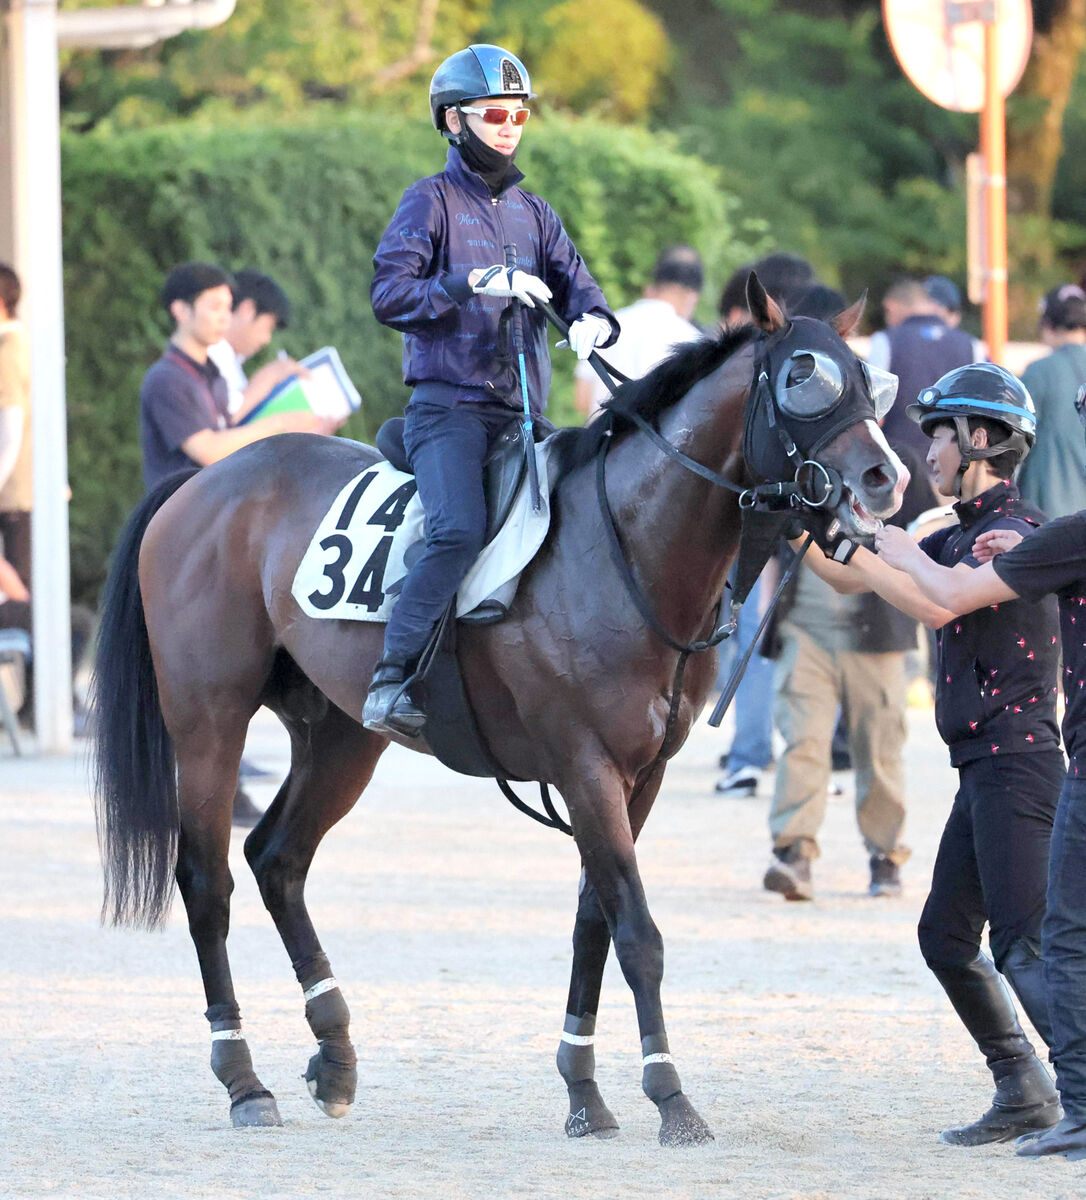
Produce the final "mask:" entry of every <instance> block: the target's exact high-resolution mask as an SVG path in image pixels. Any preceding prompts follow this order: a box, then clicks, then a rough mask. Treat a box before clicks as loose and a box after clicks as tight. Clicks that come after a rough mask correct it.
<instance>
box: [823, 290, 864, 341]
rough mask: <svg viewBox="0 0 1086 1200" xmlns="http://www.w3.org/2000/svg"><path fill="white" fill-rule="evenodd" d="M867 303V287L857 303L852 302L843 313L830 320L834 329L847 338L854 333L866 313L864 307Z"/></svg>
mask: <svg viewBox="0 0 1086 1200" xmlns="http://www.w3.org/2000/svg"><path fill="white" fill-rule="evenodd" d="M866 305H867V288H864V290H863V291H862V292H861V293H860V298H859V300H857V301H856V303H855V304H850V305H849V306H848V308H846V309H845V311H844V312H843V313H838V314H837V316H836V317H834V318H833V320H832V321H831V322H830V324H831V325H833V327H834V329H836V330H837V332H838V333H839V334H840V335H841V336H842V337H843V338H847V337H848V335H849V334H850V333H852V332H853V331H854V330H855V328H856V326H857V325H859V323H860V319H861V317H863V315H864V308H865V307H866Z"/></svg>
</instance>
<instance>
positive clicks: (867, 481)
mask: <svg viewBox="0 0 1086 1200" xmlns="http://www.w3.org/2000/svg"><path fill="white" fill-rule="evenodd" d="M747 300H748V304H749V306H750V311H751V313H752V314H753V316H754V321H755V324H756V325H758V326H759V327H760V328H761V329H762V330H763V331H765V333H766V334H767V335H768V336H767V338H766V340H765V342H764V343H763V345H762V347H761V349H760V351H759V353H758V357H757V365H756V367H755V384H754V395H753V396H752V397H751V409H750V412H749V415H748V419H747V423H746V431H745V434H744V439H743V454H744V457H745V458H746V461H747V464H748V466H749V467H750V468H751V470H753V471H755V472H757V473H758V474H759V475H761V476H763V477H764V478H765V479H768V480H777V479H781V480H783V479H788V478H792V477H794V478H795V479H796V481H797V482H798V483H799V484H800V488H801V494H802V496H803V499H804V502H805V503H806V504H808V505H810V506H811V507H817V508H823V509H825V510H826V511H828V512H832V513H833V515H834V516H835V517H836V518H837V519H838V520H839V521H840V523H841V531H842V533H844V534H846V535H851V536H852V537H853V538H858V537H860V538H862V537H869V536H870V535H872V534H873V533H874V532H875V530H876V528H877V527H878V520H879V518H882V517H888V516H890V515H891V514H892V513H894V512H896V511H897V509H898V507H899V505H900V503H901V498H900V489H899V487H898V483H899V480H905V479H907V473H906V471H905V467H904V466H903V464H902V462H901V460H900V459H899V458H898V457H897V455H896V454H895V453H894V452H893V450H891V449H890V446H889V444H888V443H887V441H886V438H885V437H884V436H883V434H882V431H881V430H880V429H879V426H878V422H879V421H880V420H881V419H882V418H883V417H884V416H885V415H886V413H887V412H888V411H889V409H890V406H891V405H892V404H893V402H894V396H895V395H896V393H897V378H896V377H895V376H893V375H890V374H888V373H887V372H885V371H879V370H876V369H875V368H872V367H869V366H868V365H867V364H866V363H864V362H861V361H860V359H858V358H857V357H856V355H855V354H854V353H853V352H852V351H851V350H850V349H849V348H848V346H847V345H846V344H845V342H844V340H843V339H844V337H846V336H847V335H848V334H849V333H851V331H852V330H853V329H854V328H855V326H856V324H857V323H858V322H859V320H860V316H861V314H862V312H863V305H864V297H861V298H860V299H859V300H858V301H857V302H856V303H855V304H854V305H852V307H851V308H849V309H847V310H846V311H845V312H843V313H842V314H841V315H840V316H839V317H837V318H836V320H835V321H834V322H833V324H832V325H829V324H826V323H825V322H823V321H816V320H814V319H813V318H810V317H793V318H791V319H789V318H786V317H785V315H784V313H783V312H782V311H781V309H780V308H779V307H778V305H777V304H776V303H775V302H774V301H773V300H772V298H771V297H770V296H768V295H767V294H766V291H765V289H764V288H763V287H762V285H761V283H760V282H759V280H758V277H757V276H756V275H754V274H753V273H752V274H751V276H750V279H749V281H748V285H747Z"/></svg>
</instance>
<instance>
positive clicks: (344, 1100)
mask: <svg viewBox="0 0 1086 1200" xmlns="http://www.w3.org/2000/svg"><path fill="white" fill-rule="evenodd" d="M318 960H323V961H318ZM310 963H311V964H312V966H313V968H314V971H315V972H316V971H319V972H320V974H316V973H314V974H313V975H309V976H307V977H305V978H301V979H300V980H299V982H300V983H301V985H302V988H303V990H305V991H309V989H310V988H312V987H314V986H315V985H317V984H320V983H321V982H323V981H325V980H328V981H332V972H331V969H330V968H329V966H328V960H327V959H326V958H325V957H324V955H323V954H321V955H316V956H314V959H312V960H310ZM306 965H309V964H306ZM332 982H334V981H332ZM305 1016H306V1020H307V1021H308V1022H309V1028H310V1029H312V1031H313V1036H314V1037H315V1038H316V1039H317V1041H318V1042H319V1043H320V1049H319V1050H318V1051H317V1053H316V1054H314V1055H313V1057H312V1058H311V1059H310V1060H309V1065H308V1067H307V1068H306V1072H305V1081H306V1085H307V1086H308V1088H309V1094H310V1095H311V1096H312V1097H313V1099H314V1100H315V1101H316V1103H317V1106H318V1107H319V1108H320V1109H321V1110H322V1111H323V1112H324V1113H325V1114H327V1115H328V1116H330V1117H342V1116H345V1115H346V1113H347V1110H348V1109H349V1108H350V1106H351V1105H352V1104H353V1103H354V1096H355V1087H356V1085H357V1082H358V1069H357V1061H358V1060H357V1058H356V1057H355V1052H354V1046H352V1045H351V1039H350V1034H349V1030H350V1023H351V1014H350V1011H349V1010H348V1008H347V1002H346V1001H345V1000H344V999H343V993H342V992H341V991H340V990H339V988H338V987H336V986H333V987H330V988H329V989H328V990H327V991H324V992H321V993H320V994H319V995H316V996H313V997H312V998H311V999H309V1000H307V1001H306V1003H305Z"/></svg>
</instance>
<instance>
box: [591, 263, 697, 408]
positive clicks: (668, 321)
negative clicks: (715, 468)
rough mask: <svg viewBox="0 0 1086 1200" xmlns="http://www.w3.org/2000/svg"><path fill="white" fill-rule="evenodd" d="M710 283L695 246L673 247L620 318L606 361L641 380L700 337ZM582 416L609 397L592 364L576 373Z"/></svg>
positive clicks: (623, 372)
mask: <svg viewBox="0 0 1086 1200" xmlns="http://www.w3.org/2000/svg"><path fill="white" fill-rule="evenodd" d="M704 284H705V271H704V268H703V267H702V263H701V257H700V255H699V254H698V252H697V251H696V250H694V249H693V248H692V247H690V246H671V247H669V248H668V249H667V250H664V251H663V252H662V253H661V255H660V257H659V258H658V259H657V260H656V266H655V267H654V268H653V271H652V282H651V283H650V284H648V286H647V287H646V288H645V290H644V294H643V295H642V297H641V299H640V300H636V301H634V303H633V304H629V305H627V306H626V307H625V308H620V309H618V311H617V312H616V313H615V318H616V319H617V321H618V323H619V326H620V328H621V330H622V332H621V333H620V334H619V335H618V340H617V341H616V342H615V343H614V344H613V345H612V346H609V347H608V349H607V354H606V357H605V361H606V363H607V364H608V366H612V367H614V368H615V370H616V371H619V372H621V373H622V374H623V375H625V376H626V378H627V379H640V378H641V376H642V375H645V374H646V373H647V372H648V371H650V370H651V369H652V368H653V367H654V366H656V364H657V363H658V362H660V361H661V360H662V359H664V358H666V357H667V356H668V355H669V354H670V353H671V352H672V350H674V349H675V348H676V347H677V346H681V345H682V344H683V343H684V342H692V341H694V340H695V339H696V338H699V337H701V330H700V329H699V328H698V327H697V326H696V325H694V324H693V323H692V321H691V319H690V318H691V317H692V316H693V315H694V309H695V308H696V307H697V303H698V299H699V297H700V296H701V289H702V287H703V286H704ZM573 389H574V393H573V394H574V402H575V403H576V405H577V411H578V412H580V413H582V414H583V415H584V416H585V417H591V416H593V415H594V414H595V413H596V412H598V411H599V407H600V405H601V404H602V403H603V402H604V401H605V400H606V399H607V398H608V396H609V395H610V392H609V391H608V390H607V388H605V387H604V385H603V381H602V380H601V379H600V378H599V376H598V375H597V374H596V372H595V371H594V370H593V369H592V368H591V367H590V366H589V365H588V363H587V362H578V363H577V366H576V367H575V368H574V371H573Z"/></svg>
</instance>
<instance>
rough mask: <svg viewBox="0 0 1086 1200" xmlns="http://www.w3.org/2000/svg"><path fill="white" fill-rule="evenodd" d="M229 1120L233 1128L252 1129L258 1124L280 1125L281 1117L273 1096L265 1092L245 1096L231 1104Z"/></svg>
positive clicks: (281, 1122)
mask: <svg viewBox="0 0 1086 1200" xmlns="http://www.w3.org/2000/svg"><path fill="white" fill-rule="evenodd" d="M230 1120H231V1122H232V1123H233V1125H234V1128H235V1129H253V1128H255V1127H257V1126H260V1125H282V1124H283V1118H282V1117H281V1116H280V1115H279V1108H278V1106H277V1105H276V1103H275V1097H274V1096H273V1095H272V1094H271V1093H270V1092H267V1093H265V1094H264V1095H263V1096H246V1097H244V1098H243V1099H241V1100H239V1101H238V1102H237V1103H236V1104H234V1105H232V1106H231V1109H230Z"/></svg>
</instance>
